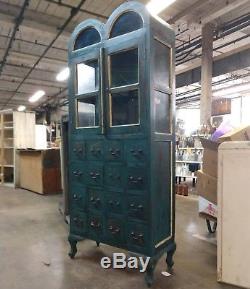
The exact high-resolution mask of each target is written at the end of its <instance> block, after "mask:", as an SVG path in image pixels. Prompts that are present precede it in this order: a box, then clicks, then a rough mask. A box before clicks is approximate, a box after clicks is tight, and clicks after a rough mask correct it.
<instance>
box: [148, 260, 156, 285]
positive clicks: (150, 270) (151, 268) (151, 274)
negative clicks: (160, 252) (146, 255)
mask: <svg viewBox="0 0 250 289" xmlns="http://www.w3.org/2000/svg"><path fill="white" fill-rule="evenodd" d="M156 263H157V260H156V259H154V258H151V259H150V261H149V263H148V266H147V269H146V275H145V282H146V284H147V286H148V287H151V286H152V284H153V281H154V270H155V267H156Z"/></svg>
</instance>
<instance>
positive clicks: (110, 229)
mask: <svg viewBox="0 0 250 289" xmlns="http://www.w3.org/2000/svg"><path fill="white" fill-rule="evenodd" d="M108 229H109V231H110V232H111V234H113V235H115V234H119V233H120V231H121V229H120V228H119V227H113V226H112V225H110V226H109V228H108Z"/></svg>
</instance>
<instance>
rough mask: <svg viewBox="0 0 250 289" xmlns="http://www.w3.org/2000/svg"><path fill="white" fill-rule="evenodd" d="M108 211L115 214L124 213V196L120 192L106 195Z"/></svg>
mask: <svg viewBox="0 0 250 289" xmlns="http://www.w3.org/2000/svg"><path fill="white" fill-rule="evenodd" d="M105 204H106V208H107V211H108V212H109V213H114V214H123V211H124V209H123V204H124V202H123V196H121V195H120V194H119V193H109V194H107V195H106V196H105Z"/></svg>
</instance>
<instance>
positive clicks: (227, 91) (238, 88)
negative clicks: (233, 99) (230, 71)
mask: <svg viewBox="0 0 250 289" xmlns="http://www.w3.org/2000/svg"><path fill="white" fill-rule="evenodd" d="M245 90H250V83H242V84H238V85H232V86H230V87H226V88H224V89H220V90H217V91H214V92H213V96H224V97H226V96H227V95H232V94H235V93H239V92H242V91H245Z"/></svg>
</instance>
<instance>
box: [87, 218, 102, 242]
mask: <svg viewBox="0 0 250 289" xmlns="http://www.w3.org/2000/svg"><path fill="white" fill-rule="evenodd" d="M88 233H89V235H90V237H91V238H93V239H94V240H100V239H101V238H102V236H103V220H102V217H101V216H100V215H90V216H89V220H88Z"/></svg>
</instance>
